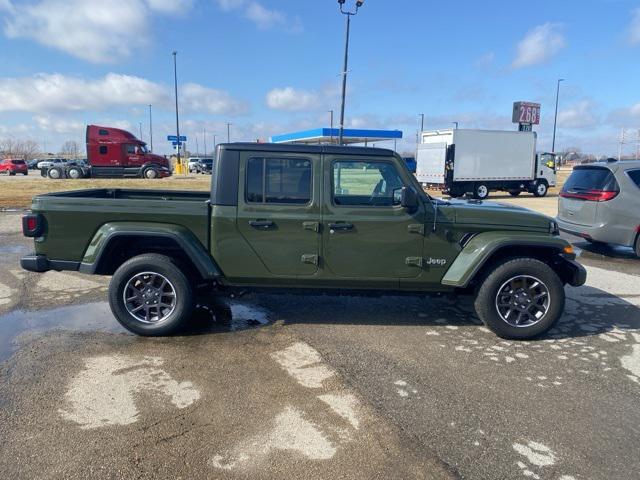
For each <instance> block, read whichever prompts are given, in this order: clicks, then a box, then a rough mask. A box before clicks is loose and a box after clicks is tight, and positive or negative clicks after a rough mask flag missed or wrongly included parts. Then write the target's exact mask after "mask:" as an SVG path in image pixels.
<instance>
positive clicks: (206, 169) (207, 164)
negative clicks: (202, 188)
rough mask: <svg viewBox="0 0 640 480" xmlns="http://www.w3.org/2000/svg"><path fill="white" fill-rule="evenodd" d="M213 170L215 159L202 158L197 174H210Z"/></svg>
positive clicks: (197, 166)
mask: <svg viewBox="0 0 640 480" xmlns="http://www.w3.org/2000/svg"><path fill="white" fill-rule="evenodd" d="M212 170H213V158H201V159H200V161H199V162H198V164H197V165H196V172H198V173H202V174H209V175H211V172H212Z"/></svg>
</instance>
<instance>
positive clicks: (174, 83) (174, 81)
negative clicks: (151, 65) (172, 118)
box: [173, 50, 186, 173]
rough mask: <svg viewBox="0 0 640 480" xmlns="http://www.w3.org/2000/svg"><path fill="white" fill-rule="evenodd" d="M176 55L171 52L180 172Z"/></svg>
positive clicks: (177, 156) (179, 166)
mask: <svg viewBox="0 0 640 480" xmlns="http://www.w3.org/2000/svg"><path fill="white" fill-rule="evenodd" d="M177 55H178V52H176V51H175V50H174V51H173V86H174V90H175V96H176V137H177V138H178V140H177V143H178V145H177V147H178V154H177V155H176V158H177V160H178V168H180V170H182V161H181V160H180V121H179V120H178V66H177V60H176V56H177ZM185 173H186V172H185Z"/></svg>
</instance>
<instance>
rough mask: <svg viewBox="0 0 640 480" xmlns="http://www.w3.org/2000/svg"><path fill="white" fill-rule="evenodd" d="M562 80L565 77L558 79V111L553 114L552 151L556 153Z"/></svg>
mask: <svg viewBox="0 0 640 480" xmlns="http://www.w3.org/2000/svg"><path fill="white" fill-rule="evenodd" d="M560 82H564V78H559V79H558V84H557V85H556V113H555V115H554V116H553V141H552V142H551V153H556V126H557V124H558V99H559V98H560Z"/></svg>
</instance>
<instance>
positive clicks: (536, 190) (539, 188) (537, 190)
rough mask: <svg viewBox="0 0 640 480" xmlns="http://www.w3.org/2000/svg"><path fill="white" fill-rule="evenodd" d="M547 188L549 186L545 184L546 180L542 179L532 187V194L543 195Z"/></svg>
mask: <svg viewBox="0 0 640 480" xmlns="http://www.w3.org/2000/svg"><path fill="white" fill-rule="evenodd" d="M548 190H549V186H548V185H547V182H545V181H542V182H540V183H537V184H536V185H535V186H534V187H533V195H534V196H536V197H544V196H545V195H546V194H547V191H548Z"/></svg>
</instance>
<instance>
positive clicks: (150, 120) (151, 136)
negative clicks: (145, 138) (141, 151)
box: [149, 105, 153, 152]
mask: <svg viewBox="0 0 640 480" xmlns="http://www.w3.org/2000/svg"><path fill="white" fill-rule="evenodd" d="M149 148H150V150H149V151H151V152H153V117H152V116H151V105H149Z"/></svg>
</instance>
